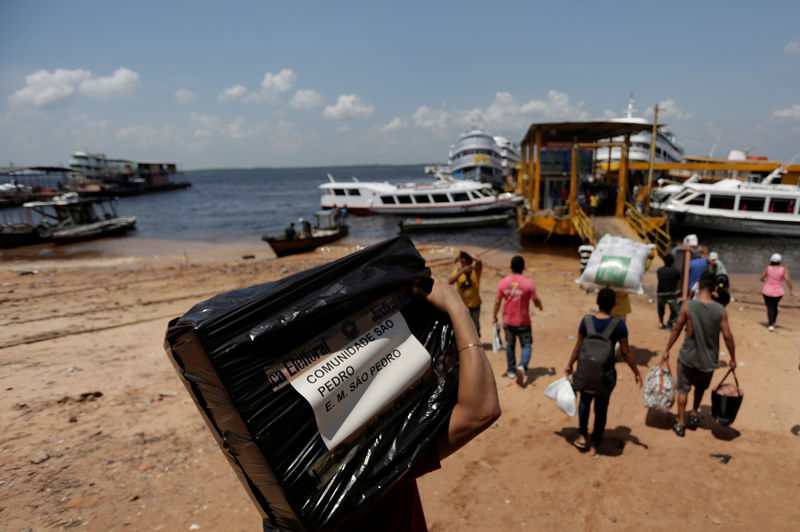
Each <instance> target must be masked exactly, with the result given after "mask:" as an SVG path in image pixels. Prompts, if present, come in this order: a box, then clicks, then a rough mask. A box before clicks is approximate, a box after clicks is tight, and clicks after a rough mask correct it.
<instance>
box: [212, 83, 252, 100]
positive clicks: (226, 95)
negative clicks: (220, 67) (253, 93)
mask: <svg viewBox="0 0 800 532" xmlns="http://www.w3.org/2000/svg"><path fill="white" fill-rule="evenodd" d="M245 94H247V88H246V87H245V86H244V85H234V86H233V87H228V88H227V89H225V90H224V91H222V92H220V93H219V94H218V95H217V100H218V101H220V102H227V101H230V100H238V99H239V98H242V97H243V96H244V95H245Z"/></svg>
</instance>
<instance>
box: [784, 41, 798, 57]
mask: <svg viewBox="0 0 800 532" xmlns="http://www.w3.org/2000/svg"><path fill="white" fill-rule="evenodd" d="M783 51H784V52H789V53H790V54H800V37H798V38H796V39H792V40H791V41H789V42H788V43H787V44H786V46H785V47H784V49H783Z"/></svg>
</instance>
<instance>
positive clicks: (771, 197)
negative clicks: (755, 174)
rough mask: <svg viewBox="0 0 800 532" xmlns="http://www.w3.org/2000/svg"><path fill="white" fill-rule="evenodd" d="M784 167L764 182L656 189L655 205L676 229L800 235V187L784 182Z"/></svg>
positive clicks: (693, 180) (722, 182)
mask: <svg viewBox="0 0 800 532" xmlns="http://www.w3.org/2000/svg"><path fill="white" fill-rule="evenodd" d="M782 168H783V167H779V168H777V169H776V170H775V171H773V172H772V173H770V174H769V175H768V176H767V177H765V178H764V179H763V180H762V181H761V182H753V181H750V182H748V181H740V180H738V179H731V178H728V179H722V180H720V181H717V182H715V183H710V184H706V183H699V182H697V180H696V178H690V179H689V180H687V181H685V182H683V183H680V184H679V183H674V184H669V185H666V186H663V187H660V188H656V189H653V191H652V193H651V200H650V206H651V207H652V208H656V209H661V210H663V212H664V214H665V215H666V216H667V217H668V218H669V222H670V224H671V225H676V226H681V227H691V228H699V229H708V230H715V231H724V232H731V233H750V234H763V235H780V236H800V213H799V212H798V208H800V201H798V200H800V188H798V186H796V185H782V184H779V183H778V182H779V180H780V177H781V172H782Z"/></svg>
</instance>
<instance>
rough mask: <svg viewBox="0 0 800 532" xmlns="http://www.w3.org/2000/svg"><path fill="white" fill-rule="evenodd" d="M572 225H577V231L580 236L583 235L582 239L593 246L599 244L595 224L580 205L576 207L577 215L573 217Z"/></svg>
mask: <svg viewBox="0 0 800 532" xmlns="http://www.w3.org/2000/svg"><path fill="white" fill-rule="evenodd" d="M572 225H573V226H575V231H577V233H578V236H579V237H581V239H582V240H585V241H587V242H589V243H590V244H591V245H593V246H594V245H595V244H597V238H596V237H595V231H594V224H593V223H592V220H591V218H589V217H588V216H587V215H586V212H584V210H583V209H581V208H580V207H576V209H575V216H573V217H572Z"/></svg>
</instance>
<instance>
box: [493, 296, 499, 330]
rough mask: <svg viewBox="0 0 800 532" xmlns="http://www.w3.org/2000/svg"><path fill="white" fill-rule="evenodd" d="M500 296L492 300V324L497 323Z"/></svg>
mask: <svg viewBox="0 0 800 532" xmlns="http://www.w3.org/2000/svg"><path fill="white" fill-rule="evenodd" d="M500 302H501V299H500V296H497V297H495V299H494V311H493V312H492V324H495V323H497V313H498V311H499V310H500Z"/></svg>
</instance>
